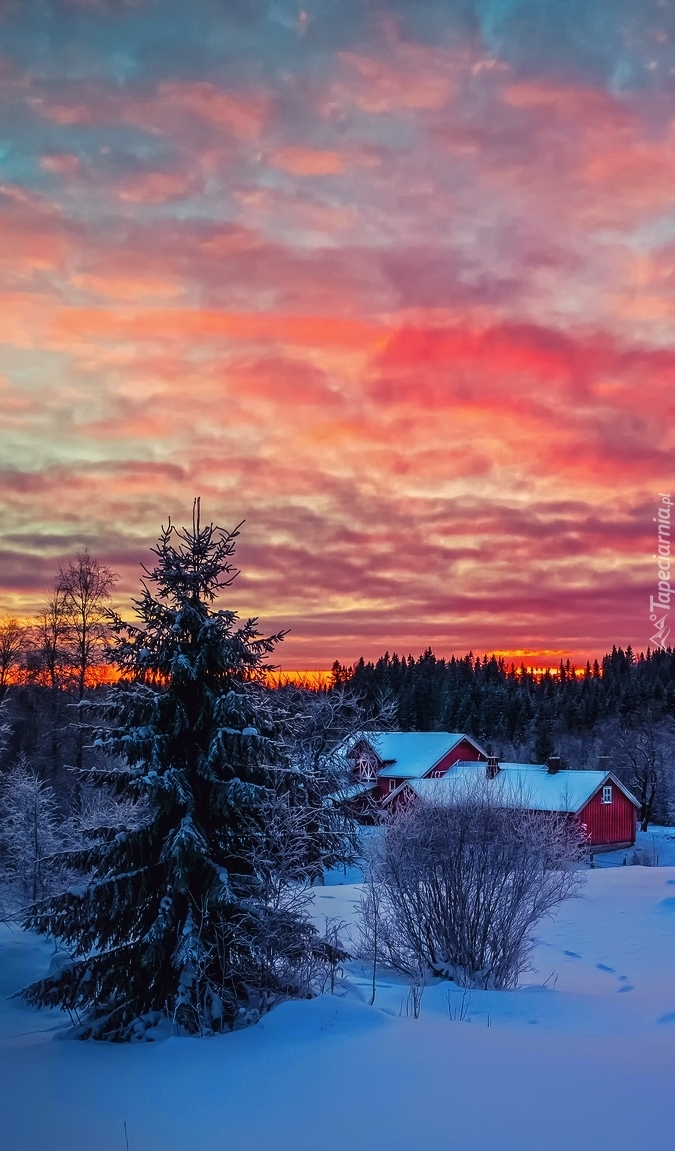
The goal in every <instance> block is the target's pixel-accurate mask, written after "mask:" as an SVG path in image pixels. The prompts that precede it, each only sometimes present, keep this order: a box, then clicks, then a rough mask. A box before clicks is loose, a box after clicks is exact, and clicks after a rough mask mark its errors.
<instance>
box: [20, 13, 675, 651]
mask: <svg viewBox="0 0 675 1151" xmlns="http://www.w3.org/2000/svg"><path fill="white" fill-rule="evenodd" d="M0 233H1V234H0V613H2V612H5V613H15V614H18V615H20V616H22V617H25V616H29V615H30V613H31V612H32V611H34V610H35V608H36V607H37V606H38V605H39V604H40V603H41V602H42V600H43V598H44V596H45V593H46V592H47V591H48V589H49V587H50V585H51V584H52V582H53V579H54V576H55V573H56V570H57V568H58V566H59V564H63V563H67V562H68V560H69V559H70V558H71V557H72V556H73V555H74V554H75V553H76V552H77V551H81V550H82V549H84V548H89V549H90V551H91V552H92V553H93V554H94V555H96V556H97V557H99V558H100V559H101V561H103V562H106V563H107V564H109V565H110V566H111V567H112V568H114V570H115V571H116V572H117V573H118V574H119V577H120V578H119V583H118V585H117V589H116V599H117V601H118V603H119V604H120V606H121V607H122V608H123V609H124V610H125V611H128V610H129V603H130V599H131V596H132V595H133V594H134V593H135V592H136V591H137V589H138V581H139V576H140V574H141V572H140V567H139V564H140V562H141V561H146V562H147V561H148V560H149V559H151V557H150V555H149V548H150V546H151V545H152V543H153V542H154V540H155V539H156V537H157V534H158V530H159V528H160V525H161V524H162V523H165V522H166V521H167V519H168V517H169V516H171V517H172V519H173V520H174V521H175V522H177V523H184V522H187V521H189V519H190V516H191V508H192V500H193V497H194V496H197V495H198V496H200V497H201V500H202V509H203V516H204V517H205V518H207V519H209V520H210V519H213V520H215V521H216V522H218V523H220V524H223V525H224V526H226V527H234V526H235V525H236V524H237V523H239V522H240V521H241V520H245V523H244V526H243V528H242V532H241V537H240V541H239V546H238V551H237V558H238V563H239V566H240V568H241V575H240V576H239V577H238V579H237V581H236V583H235V584H234V586H233V587H232V589H230V591H228V593H227V606H230V607H233V608H235V609H236V610H238V611H240V612H241V613H242V615H245V616H246V615H255V616H258V617H259V618H260V626H261V628H262V629H263V630H265V631H270V632H271V631H276V630H278V629H279V628H289V629H290V633H289V635H288V637H287V639H286V640H285V641H284V645H283V649H280V651H279V662H280V663H281V664H282V666H284V667H286V668H289V669H290V668H313V667H317V668H318V667H327V666H329V665H330V663H332V661H333V660H334V659H339V660H341V661H342V662H347V663H350V662H352V661H353V660H355V659H357V658H358V657H359V656H360V655H364V656H366V657H373V656H377V655H378V654H380V653H381V652H383V651H384V650H385V649H388V650H389V651H393V650H396V651H398V652H409V651H411V652H413V654H419V652H421V651H422V650H423V649H424V648H426V647H427V646H428V645H431V646H432V647H433V648H434V650H435V651H436V652H437V654H439V655H445V656H449V655H450V654H452V653H453V652H454V653H456V654H463V653H464V652H466V651H468V650H470V649H471V650H473V651H474V652H480V653H482V652H485V651H487V652H493V651H494V652H498V653H501V654H504V655H505V656H506V657H507V659H511V658H513V659H515V660H516V661H517V662H519V661H520V660H521V659H524V661H525V663H527V664H532V665H536V666H545V665H548V664H552V665H555V664H556V663H557V662H558V660H559V659H560V658H561V657H564V658H567V657H568V656H569V657H570V658H571V659H572V660H573V661H575V662H577V663H578V662H581V661H583V660H585V659H586V657H587V656H590V657H591V658H593V656H594V655H596V654H597V655H600V654H602V653H603V652H604V651H606V650H607V649H608V648H609V647H611V645H612V644H613V643H617V644H619V643H621V644H623V645H625V644H627V643H631V644H632V645H633V647H634V648H636V649H637V650H641V649H645V648H646V646H647V644H648V642H649V639H650V636H651V634H652V625H651V624H650V621H649V596H650V594H652V593H655V592H656V590H657V588H656V582H657V578H658V577H657V572H656V564H655V562H654V560H653V558H652V557H653V554H654V553H655V551H656V547H655V533H656V526H655V524H654V523H653V517H654V516H656V508H657V505H658V503H659V501H660V498H661V495H660V493H672V492H673V489H674V488H675V483H673V464H672V460H673V447H674V446H675V445H674V440H675V424H674V422H673V414H674V413H673V408H674V407H675V347H674V336H675V6H674V4H673V2H672V0H302V3H301V4H297V3H293V2H291V0H274V2H265V0H227V2H223V0H191V2H190V3H189V4H186V3H185V0H59V2H56V0H39V2H38V0H0ZM673 498H674V499H675V494H673Z"/></svg>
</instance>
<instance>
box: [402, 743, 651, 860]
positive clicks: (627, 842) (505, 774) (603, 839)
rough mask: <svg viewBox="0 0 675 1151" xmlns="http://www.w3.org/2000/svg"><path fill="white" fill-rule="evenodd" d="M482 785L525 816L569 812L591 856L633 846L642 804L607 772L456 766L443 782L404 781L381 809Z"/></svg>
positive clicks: (446, 799)
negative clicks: (401, 802) (520, 809)
mask: <svg viewBox="0 0 675 1151" xmlns="http://www.w3.org/2000/svg"><path fill="white" fill-rule="evenodd" d="M479 783H480V785H481V786H482V785H485V786H487V787H489V788H490V789H491V790H492V789H494V794H495V796H496V797H497V799H498V802H499V803H503V804H504V805H506V806H513V807H522V808H524V809H526V810H528V811H551V812H569V813H570V814H571V815H574V816H576V818H577V819H578V820H579V823H580V824H581V825H582V827H583V828H585V830H586V834H587V836H588V845H589V847H590V848H592V849H593V851H616V850H618V849H619V848H626V847H632V845H633V844H634V843H635V832H636V821H637V813H638V811H639V808H640V805H639V803H638V801H637V800H636V799H635V798H634V797H633V796H632V795H631V793H630V792H629V791H628V789H627V788H626V787H624V785H623V784H622V783H621V781H620V780H619V779H617V777H616V776H615V775H614V774H613V773H612V772H611V771H567V770H564V771H560V770H557V769H556V768H555V766H551V767H549V766H547V765H546V764H543V763H534V764H533V763H498V762H497V760H496V759H495V758H494V757H491V758H490V760H489V762H488V765H487V767H486V768H485V769H484V768H483V767H482V766H479V765H478V764H477V763H475V762H458V763H456V764H455V765H454V767H453V770H452V771H451V772H450V774H449V775H447V776H445V778H443V779H438V780H436V779H428V778H427V779H418V780H415V779H411V780H407V781H406V782H405V783H404V784H403V785H402V786H401V787H399V788H397V789H396V791H395V792H392V794H391V795H388V796H387V797H386V800H385V805H386V806H389V804H391V803H396V802H397V801H398V800H399V799H400V800H403V799H405V798H412V797H418V798H420V799H424V800H427V801H428V802H431V803H452V802H453V799H454V798H456V797H457V796H461V795H462V794H466V792H467V791H468V790H469V789H470V788H472V787H475V786H477V785H478V784H479Z"/></svg>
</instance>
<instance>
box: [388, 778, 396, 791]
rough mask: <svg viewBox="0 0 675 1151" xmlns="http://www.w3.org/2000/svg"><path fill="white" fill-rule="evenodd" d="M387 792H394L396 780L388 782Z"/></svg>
mask: <svg viewBox="0 0 675 1151" xmlns="http://www.w3.org/2000/svg"><path fill="white" fill-rule="evenodd" d="M389 790H390V791H396V780H395V779H390V780H389Z"/></svg>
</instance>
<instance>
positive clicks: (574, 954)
mask: <svg viewBox="0 0 675 1151" xmlns="http://www.w3.org/2000/svg"><path fill="white" fill-rule="evenodd" d="M563 955H569V957H570V959H581V958H582V956H581V955H579V952H578V951H563Z"/></svg>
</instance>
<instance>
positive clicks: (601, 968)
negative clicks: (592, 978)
mask: <svg viewBox="0 0 675 1151" xmlns="http://www.w3.org/2000/svg"><path fill="white" fill-rule="evenodd" d="M595 966H596V967H597V969H598V971H608V972H609V974H610V975H616V967H608V966H607V964H606V963H596V965H595ZM624 978H625V976H624Z"/></svg>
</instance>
